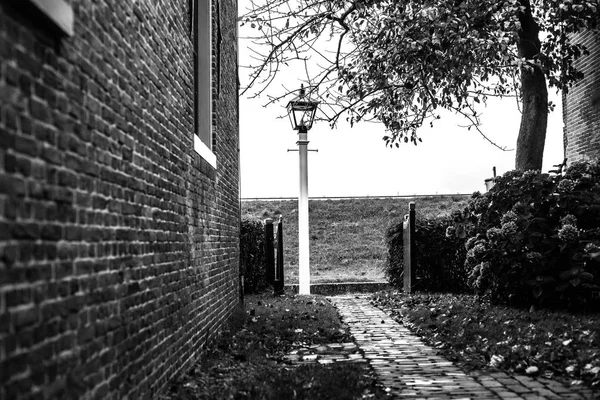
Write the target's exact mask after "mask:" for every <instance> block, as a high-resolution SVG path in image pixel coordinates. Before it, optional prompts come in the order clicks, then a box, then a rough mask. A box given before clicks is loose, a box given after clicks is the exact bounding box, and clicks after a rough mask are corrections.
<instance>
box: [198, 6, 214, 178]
mask: <svg viewBox="0 0 600 400" xmlns="http://www.w3.org/2000/svg"><path fill="white" fill-rule="evenodd" d="M192 13H193V14H192V15H193V17H194V18H193V21H194V23H193V24H192V34H193V36H194V46H195V57H194V64H195V65H194V73H195V79H194V80H195V85H194V86H195V90H194V92H195V107H196V109H195V132H194V150H196V152H197V153H198V154H200V156H201V157H202V158H204V159H205V160H206V161H207V162H208V163H209V164H210V165H212V166H213V167H214V168H216V167H217V157H216V156H215V153H214V152H213V132H212V131H213V126H212V86H213V79H212V58H213V57H212V0H193V1H192Z"/></svg>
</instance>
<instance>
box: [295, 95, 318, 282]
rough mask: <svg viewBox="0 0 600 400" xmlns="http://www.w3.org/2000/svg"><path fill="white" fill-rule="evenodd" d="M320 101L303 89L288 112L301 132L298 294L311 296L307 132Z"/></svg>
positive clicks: (299, 150) (299, 140) (299, 136)
mask: <svg viewBox="0 0 600 400" xmlns="http://www.w3.org/2000/svg"><path fill="white" fill-rule="evenodd" d="M318 104H319V102H318V101H314V100H311V99H310V97H308V96H306V93H305V91H304V87H303V86H301V87H300V93H299V95H298V97H296V98H294V99H293V100H291V101H290V102H289V103H288V105H287V109H288V113H289V116H290V122H291V123H292V128H293V129H294V130H297V131H298V141H297V142H296V144H297V145H298V154H299V159H300V194H299V196H298V268H299V270H298V281H299V285H298V286H299V287H298V293H299V294H310V259H309V240H308V157H307V154H308V149H307V148H306V146H307V145H308V130H309V129H310V128H312V124H313V121H314V119H315V114H316V112H317V105H318Z"/></svg>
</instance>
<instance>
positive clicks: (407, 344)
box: [330, 295, 598, 400]
mask: <svg viewBox="0 0 600 400" xmlns="http://www.w3.org/2000/svg"><path fill="white" fill-rule="evenodd" d="M330 300H331V301H332V302H333V304H334V305H335V306H336V307H337V308H338V310H339V312H340V315H341V316H342V319H343V321H344V322H345V323H346V324H348V325H349V327H350V332H351V334H352V336H353V337H354V339H355V341H356V345H357V346H358V348H359V349H360V351H361V352H362V353H363V354H364V357H365V358H366V359H367V360H368V362H369V363H370V364H371V366H372V367H373V369H374V370H375V373H376V374H377V375H378V377H379V379H380V381H381V383H382V384H383V385H384V386H386V388H388V390H389V391H390V393H392V394H393V395H394V397H395V398H398V399H430V400H432V399H473V400H475V399H477V400H487V399H490V400H491V399H511V400H512V399H515V400H516V399H525V400H532V399H594V398H598V397H595V396H594V395H593V394H592V392H591V391H590V390H589V389H586V388H583V387H578V388H568V387H566V386H565V385H563V384H561V383H559V382H556V381H552V380H547V379H541V378H540V379H532V378H530V377H527V376H519V375H515V376H511V375H507V374H505V373H502V372H494V373H489V374H483V373H474V374H465V373H464V372H463V371H462V370H461V369H460V368H458V367H457V366H455V365H454V364H453V363H452V362H450V361H448V360H446V359H445V358H443V357H441V356H439V355H438V354H437V352H436V350H434V349H433V348H431V347H428V346H426V345H425V344H424V343H423V342H421V340H420V339H419V337H418V336H416V335H414V334H412V333H411V332H410V331H409V330H408V329H407V328H405V327H404V326H402V325H401V324H399V323H397V322H395V321H394V320H393V319H392V318H391V317H390V316H389V315H387V314H386V313H385V312H383V311H381V310H380V309H379V308H377V307H374V306H373V305H371V304H370V303H369V300H368V299H367V297H366V296H365V295H360V296H357V295H346V296H335V297H330ZM355 357H356V356H355Z"/></svg>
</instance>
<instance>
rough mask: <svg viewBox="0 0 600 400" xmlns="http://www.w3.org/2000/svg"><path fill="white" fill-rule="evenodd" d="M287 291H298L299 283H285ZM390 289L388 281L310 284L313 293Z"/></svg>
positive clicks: (328, 294)
mask: <svg viewBox="0 0 600 400" xmlns="http://www.w3.org/2000/svg"><path fill="white" fill-rule="evenodd" d="M285 288H286V290H287V291H291V292H292V293H298V285H297V284H293V285H285ZM386 289H390V285H389V283H388V282H336V283H313V284H311V285H310V293H311V294H320V295H324V296H335V295H339V294H346V293H372V292H378V291H380V290H386Z"/></svg>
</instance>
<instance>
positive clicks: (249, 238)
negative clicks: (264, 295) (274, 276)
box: [240, 218, 268, 294]
mask: <svg viewBox="0 0 600 400" xmlns="http://www.w3.org/2000/svg"><path fill="white" fill-rule="evenodd" d="M264 230H265V228H264V225H263V223H262V222H261V221H259V220H257V219H251V218H242V224H241V229H240V262H241V265H242V271H243V273H244V293H246V294H249V293H258V292H260V291H262V290H264V289H266V288H267V286H268V285H267V279H266V267H265V265H266V257H265V245H264V235H265V233H264Z"/></svg>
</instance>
